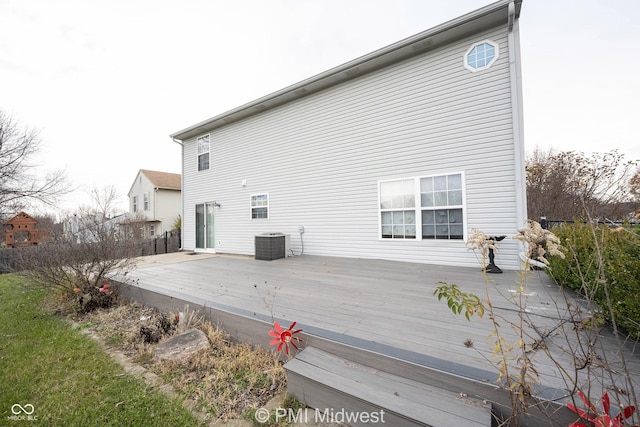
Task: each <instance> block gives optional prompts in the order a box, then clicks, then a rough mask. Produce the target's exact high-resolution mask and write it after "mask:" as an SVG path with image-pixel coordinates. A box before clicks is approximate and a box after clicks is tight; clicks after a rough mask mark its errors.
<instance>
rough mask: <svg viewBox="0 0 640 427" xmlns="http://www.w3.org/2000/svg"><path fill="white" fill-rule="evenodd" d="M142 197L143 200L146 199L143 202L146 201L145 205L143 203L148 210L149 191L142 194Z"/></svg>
mask: <svg viewBox="0 0 640 427" xmlns="http://www.w3.org/2000/svg"><path fill="white" fill-rule="evenodd" d="M142 198H143V201H144V202H143V203H144V205H143V206H144V210H145V211H148V210H149V193H144V194H143V195H142Z"/></svg>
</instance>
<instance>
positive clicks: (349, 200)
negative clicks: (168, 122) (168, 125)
mask: <svg viewBox="0 0 640 427" xmlns="http://www.w3.org/2000/svg"><path fill="white" fill-rule="evenodd" d="M520 8H521V2H520V1H511V2H509V1H499V2H497V3H493V4H491V5H489V6H486V7H485V8H482V9H479V10H477V11H475V12H472V13H470V14H467V15H464V16H462V17H460V18H457V19H454V20H452V21H449V22H447V23H445V24H442V25H440V26H438V27H435V28H433V29H430V30H427V31H424V32H422V33H420V34H417V35H415V36H412V37H410V38H408V39H405V40H402V41H400V42H398V43H395V44H393V45H390V46H387V47H385V48H382V49H380V50H378V51H375V52H372V53H371V54H368V55H365V56H364V57H361V58H358V59H355V60H353V61H351V62H349V63H347V64H344V65H342V66H339V67H336V68H333V69H331V70H329V71H327V72H325V73H322V74H320V75H317V76H315V77H312V78H310V79H307V80H305V81H302V82H300V83H297V84H295V85H292V86H290V87H287V88H285V89H282V90H281V91H278V92H275V93H273V94H271V95H268V96H266V97H263V98H261V99H258V100H256V101H254V102H251V103H249V104H246V105H243V106H241V107H239V108H236V109H234V110H231V111H229V112H227V113H224V114H221V115H219V116H216V117H213V118H211V119H209V120H206V121H204V122H201V123H198V124H196V125H193V126H191V127H189V128H186V129H184V130H182V131H179V132H177V133H175V134H173V135H171V137H172V138H174V139H176V140H180V141H181V145H182V156H183V180H184V181H183V249H188V250H202V251H215V252H220V253H238V254H249V255H253V254H254V253H255V244H254V236H255V235H259V234H261V233H265V232H282V233H285V234H289V235H290V236H291V245H290V250H291V252H292V253H293V254H295V255H298V254H301V253H303V252H304V253H305V254H314V255H327V256H344V257H360V258H380V259H391V260H400V261H410V262H424V263H434V264H443V265H459V266H478V265H479V261H478V259H477V257H476V255H475V254H474V253H473V252H472V251H469V250H468V249H467V247H466V245H465V242H466V240H467V238H468V237H469V236H470V234H471V233H472V229H473V228H477V229H479V230H482V231H483V232H485V233H487V234H490V235H507V236H512V235H514V234H515V233H516V231H517V229H518V228H520V227H521V226H522V225H523V224H524V222H525V220H526V197H525V184H524V142H523V136H522V107H521V86H520V60H519V36H518V16H519V12H520ZM519 251H521V249H520V247H519V246H518V243H517V242H516V241H513V240H512V239H509V238H508V239H505V240H504V241H503V242H502V243H501V246H500V249H499V250H498V252H497V254H496V264H498V265H499V266H500V267H502V268H511V269H516V268H519V265H520V263H519V260H518V253H519Z"/></svg>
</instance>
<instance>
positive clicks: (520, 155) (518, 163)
mask: <svg viewBox="0 0 640 427" xmlns="http://www.w3.org/2000/svg"><path fill="white" fill-rule="evenodd" d="M507 41H508V44H509V78H510V81H511V109H512V112H513V146H514V157H515V159H514V160H515V173H516V182H515V185H516V188H515V190H516V221H517V223H518V224H517V226H518V227H523V226H524V225H525V223H526V221H527V183H526V178H525V149H524V128H523V115H524V113H523V105H522V70H521V68H520V33H519V24H518V21H517V19H516V6H515V3H514V2H513V1H512V2H510V3H509V21H508V34H507ZM519 246H520V247H519V248H518V251H519V252H524V250H525V249H524V247H523V245H522V243H519Z"/></svg>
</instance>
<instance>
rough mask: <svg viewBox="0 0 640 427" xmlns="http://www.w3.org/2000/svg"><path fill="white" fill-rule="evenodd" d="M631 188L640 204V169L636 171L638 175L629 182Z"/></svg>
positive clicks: (634, 175)
mask: <svg viewBox="0 0 640 427" xmlns="http://www.w3.org/2000/svg"><path fill="white" fill-rule="evenodd" d="M629 188H630V190H629V191H631V194H632V195H633V197H635V199H636V201H637V202H640V168H639V169H637V170H636V173H634V174H633V176H632V177H631V179H630V180H629Z"/></svg>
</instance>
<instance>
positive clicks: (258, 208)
mask: <svg viewBox="0 0 640 427" xmlns="http://www.w3.org/2000/svg"><path fill="white" fill-rule="evenodd" d="M261 218H269V194H267V193H264V194H253V195H252V196H251V219H261Z"/></svg>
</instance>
